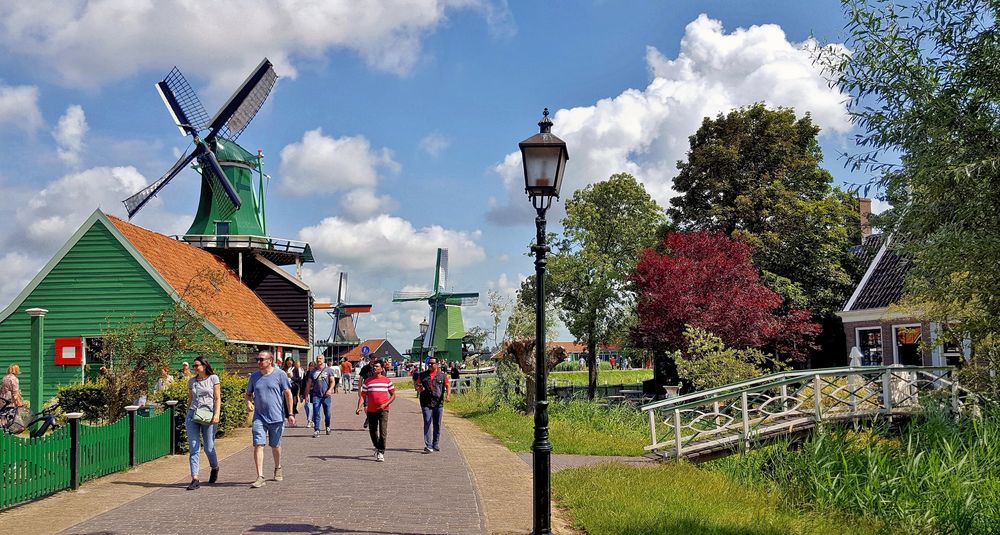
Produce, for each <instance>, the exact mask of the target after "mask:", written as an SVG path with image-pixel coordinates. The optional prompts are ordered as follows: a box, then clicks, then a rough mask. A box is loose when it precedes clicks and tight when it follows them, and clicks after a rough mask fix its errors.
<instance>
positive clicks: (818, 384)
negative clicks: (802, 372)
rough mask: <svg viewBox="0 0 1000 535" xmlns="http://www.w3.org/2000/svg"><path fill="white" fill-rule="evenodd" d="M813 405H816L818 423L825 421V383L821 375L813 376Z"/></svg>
mask: <svg viewBox="0 0 1000 535" xmlns="http://www.w3.org/2000/svg"><path fill="white" fill-rule="evenodd" d="M813 403H815V404H816V407H815V413H816V423H817V424H818V423H819V422H820V420H822V419H823V381H822V380H821V379H820V378H819V374H818V373H817V374H816V375H813Z"/></svg>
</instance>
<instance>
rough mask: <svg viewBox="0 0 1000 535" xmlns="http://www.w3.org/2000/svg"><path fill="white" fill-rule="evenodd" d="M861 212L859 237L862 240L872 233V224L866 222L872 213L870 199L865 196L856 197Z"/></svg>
mask: <svg viewBox="0 0 1000 535" xmlns="http://www.w3.org/2000/svg"><path fill="white" fill-rule="evenodd" d="M858 204H859V205H860V212H861V239H862V240H864V239H865V238H867V237H868V236H871V235H872V226H871V225H869V224H868V218H869V217H870V216H871V215H872V200H871V199H869V198H867V197H861V198H860V199H858Z"/></svg>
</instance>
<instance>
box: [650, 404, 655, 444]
mask: <svg viewBox="0 0 1000 535" xmlns="http://www.w3.org/2000/svg"><path fill="white" fill-rule="evenodd" d="M653 412H654V409H650V410H649V438H650V440H651V441H650V444H651V445H654V446H655V445H656V415H655V414H653Z"/></svg>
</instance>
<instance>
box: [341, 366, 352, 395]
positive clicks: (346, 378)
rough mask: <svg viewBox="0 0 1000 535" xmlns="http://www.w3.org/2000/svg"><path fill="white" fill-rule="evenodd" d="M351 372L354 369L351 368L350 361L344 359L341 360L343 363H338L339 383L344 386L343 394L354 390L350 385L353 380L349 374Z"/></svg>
mask: <svg viewBox="0 0 1000 535" xmlns="http://www.w3.org/2000/svg"><path fill="white" fill-rule="evenodd" d="M353 371H354V367H353V366H351V361H349V360H347V359H346V358H345V359H343V361H342V362H341V363H340V375H341V378H340V382H341V383H342V384H343V385H344V393H345V394H346V393H348V392H350V391H351V389H352V388H354V386H353V385H352V384H351V380H352V379H353V377H352V376H351V372H353Z"/></svg>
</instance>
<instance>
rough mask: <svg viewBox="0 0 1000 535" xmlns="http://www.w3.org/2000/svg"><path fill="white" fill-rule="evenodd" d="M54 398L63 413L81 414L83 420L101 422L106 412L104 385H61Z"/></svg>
mask: <svg viewBox="0 0 1000 535" xmlns="http://www.w3.org/2000/svg"><path fill="white" fill-rule="evenodd" d="M56 397H57V398H58V399H59V406H60V407H61V408H62V410H63V412H82V413H83V419H84V420H89V421H95V420H101V419H103V418H104V415H105V414H106V412H107V410H108V403H107V400H106V398H105V396H104V385H102V384H101V383H96V382H86V383H72V384H68V385H62V386H60V387H59V389H58V393H57V394H56Z"/></svg>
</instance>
